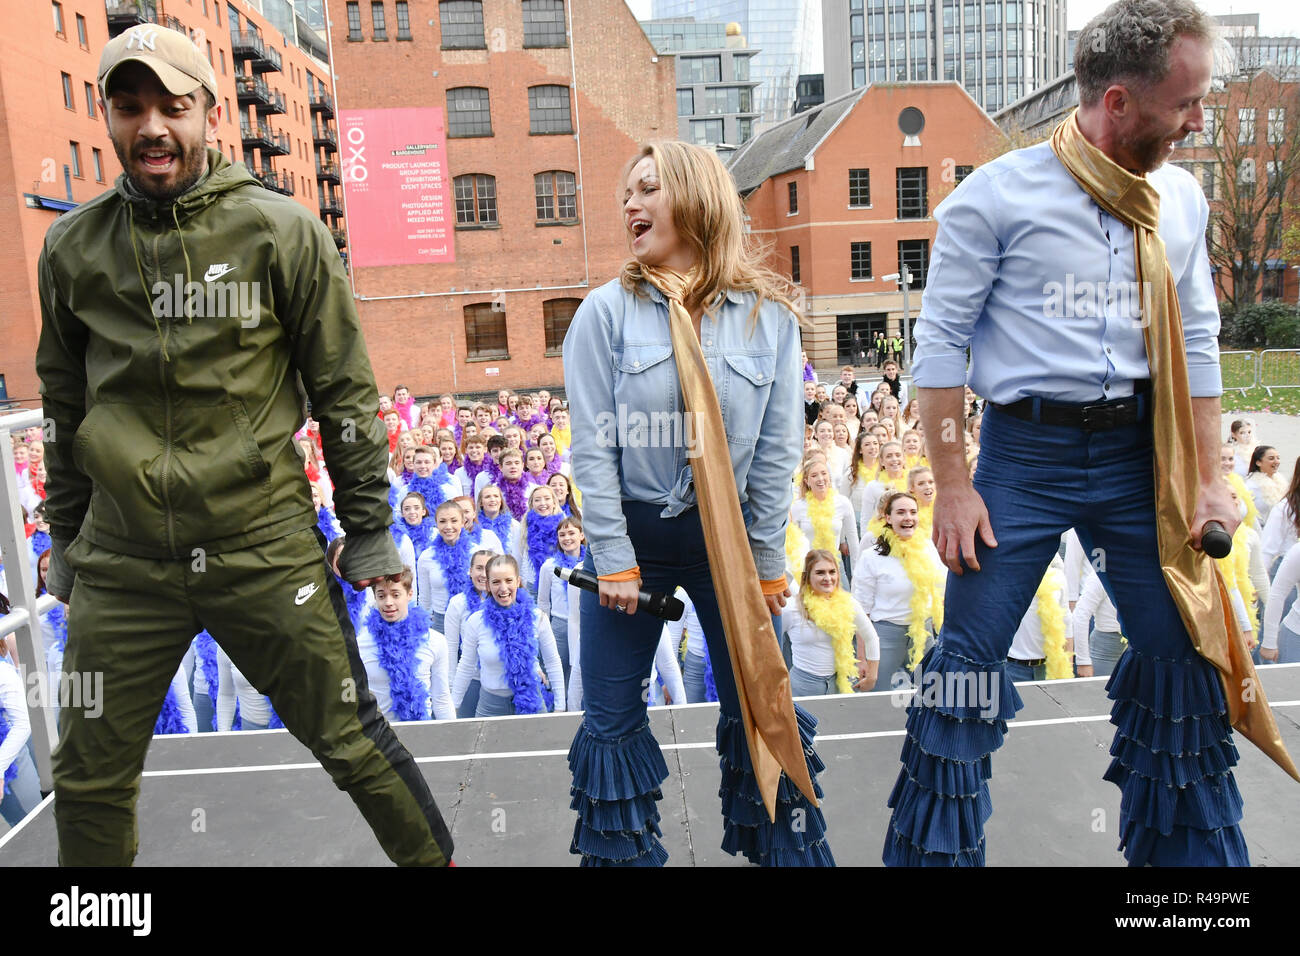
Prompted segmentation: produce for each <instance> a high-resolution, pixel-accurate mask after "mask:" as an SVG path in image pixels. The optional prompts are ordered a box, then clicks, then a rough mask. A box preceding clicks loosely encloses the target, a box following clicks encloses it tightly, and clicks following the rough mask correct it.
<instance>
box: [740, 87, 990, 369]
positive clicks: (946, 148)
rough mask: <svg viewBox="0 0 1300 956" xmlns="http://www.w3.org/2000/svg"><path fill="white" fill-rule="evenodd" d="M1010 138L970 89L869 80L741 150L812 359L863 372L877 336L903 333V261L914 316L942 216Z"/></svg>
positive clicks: (748, 195)
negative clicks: (952, 196)
mask: <svg viewBox="0 0 1300 956" xmlns="http://www.w3.org/2000/svg"><path fill="white" fill-rule="evenodd" d="M1001 139H1002V133H1001V131H999V130H998V128H997V126H996V125H995V124H994V123H993V121H992V120H991V119H989V117H988V114H986V113H985V112H984V111H983V110H981V109H980V107H979V105H978V104H977V103H976V102H975V101H974V100H973V99H971V97H970V95H969V94H968V93H967V92H966V91H965V90H963V89H962V88H961V86H960V85H958V84H957V83H955V82H933V81H931V82H928V83H901V84H897V85H893V84H877V83H873V84H870V85H868V86H866V87H863V88H862V89H860V90H855V91H854V92H852V93H849V94H847V95H845V96H841V97H839V98H838V99H835V100H832V101H830V102H828V103H825V104H823V105H821V106H818V107H815V108H813V109H811V110H809V111H808V112H806V113H800V114H799V115H797V116H794V117H791V118H790V119H788V120H786V121H785V122H783V123H778V124H777V125H776V126H774V127H772V128H771V129H768V130H766V131H765V132H763V133H761V134H760V135H759V136H757V137H756V138H755V139H753V140H751V141H750V142H749V143H747V144H745V145H744V146H743V147H741V149H740V150H739V151H738V152H737V153H736V155H735V157H734V158H733V160H732V162H731V166H730V168H731V173H732V176H733V177H734V178H735V180H736V185H737V187H738V188H739V189H740V193H741V195H742V196H744V197H745V203H746V208H747V211H748V213H749V218H750V230H751V232H753V233H754V234H755V235H757V236H759V237H760V238H761V239H763V240H765V241H767V242H769V243H771V251H770V253H769V257H768V264H769V265H770V266H771V267H772V268H773V269H775V270H776V271H778V272H781V273H783V274H784V275H788V276H790V277H791V278H792V279H793V280H794V281H795V282H796V283H798V284H799V285H800V286H801V288H802V290H803V293H804V303H805V314H806V316H807V319H808V325H807V326H806V327H805V331H804V335H803V343H804V348H805V350H806V351H807V352H808V356H809V358H811V359H812V361H813V362H814V363H816V364H817V365H819V366H831V365H840V364H854V365H862V364H864V362H865V352H866V350H867V348H868V347H869V344H870V342H871V340H872V339H873V338H874V336H875V335H876V334H877V333H879V332H883V333H885V334H887V335H891V336H892V335H897V334H900V329H901V325H902V318H903V307H904V301H903V294H902V292H901V290H900V288H899V285H898V281H897V274H898V273H899V272H900V271H901V270H900V266H901V265H904V264H906V265H907V266H908V268H909V269H910V270H911V272H912V277H913V278H912V286H911V290H910V292H909V296H908V299H909V301H908V303H907V305H908V310H909V318H910V320H911V321H913V322H914V321H915V320H916V316H917V313H918V312H919V310H920V307H921V290H922V289H924V288H925V278H926V271H927V269H928V268H929V262H930V249H931V246H932V244H933V242H934V236H935V229H936V227H935V220H934V209H935V207H936V206H937V205H938V204H939V203H940V201H942V199H943V197H944V196H946V195H947V194H948V193H950V192H951V191H952V190H953V189H954V188H955V187H956V185H957V183H958V182H960V181H961V179H962V178H963V177H964V176H965V175H966V174H967V173H968V172H969V171H970V170H971V169H972V168H973V167H974V166H976V165H978V164H979V163H980V162H982V161H983V159H984V158H985V156H987V155H988V153H989V150H990V148H991V146H992V144H993V142H994V141H995V140H1001ZM891 274H892V276H891Z"/></svg>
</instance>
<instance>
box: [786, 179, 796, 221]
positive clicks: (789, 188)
mask: <svg viewBox="0 0 1300 956" xmlns="http://www.w3.org/2000/svg"><path fill="white" fill-rule="evenodd" d="M785 189H786V199H787V200H788V207H787V209H786V214H787V215H790V216H793V215H794V214H795V213H797V212H798V211H799V184H798V183H786V185H785Z"/></svg>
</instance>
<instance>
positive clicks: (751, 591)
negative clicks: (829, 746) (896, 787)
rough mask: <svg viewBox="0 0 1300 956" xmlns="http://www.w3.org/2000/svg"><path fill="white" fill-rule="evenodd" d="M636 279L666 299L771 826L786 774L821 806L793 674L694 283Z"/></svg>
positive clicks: (730, 644)
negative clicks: (739, 480) (707, 353)
mask: <svg viewBox="0 0 1300 956" xmlns="http://www.w3.org/2000/svg"><path fill="white" fill-rule="evenodd" d="M641 274H642V275H643V276H644V277H645V279H646V281H648V282H649V283H650V284H651V285H653V286H654V287H655V288H656V289H658V290H659V291H660V292H662V293H663V294H664V298H666V299H667V300H668V315H669V330H670V332H671V334H672V343H673V357H674V359H675V360H676V363H677V378H678V381H679V382H680V383H681V387H682V402H683V404H684V405H685V406H686V413H687V414H688V415H690V416H691V417H692V419H693V420H694V425H695V442H696V445H695V451H696V457H695V458H693V459H692V460H691V472H692V477H693V479H694V484H695V494H696V497H697V499H698V502H699V509H700V523H701V524H702V525H703V527H704V542H705V546H706V548H707V550H708V554H709V575H710V577H712V578H713V589H714V591H715V593H716V594H717V596H718V608H719V610H720V611H721V612H722V626H723V631H724V633H725V635H726V639H727V654H728V656H729V657H730V658H731V672H732V674H733V675H734V676H735V679H736V693H737V694H738V696H739V697H740V716H741V722H742V723H743V725H744V728H745V740H746V741H747V742H748V744H749V756H750V761H751V763H752V764H753V767H754V776H755V777H756V778H757V781H758V788H759V792H760V793H761V794H762V796H763V805H764V806H765V807H766V808H767V815H768V817H769V819H771V820H772V821H774V822H775V820H776V791H777V785H778V784H779V783H780V781H781V771H783V770H784V771H785V773H786V776H788V777H789V778H790V782H791V783H793V784H794V785H795V786H796V787H798V788H799V790H800V791H801V792H802V793H803V795H804V796H805V797H807V798H808V802H809V803H811V804H812V805H813V806H818V803H817V795H816V793H815V792H814V791H813V783H812V778H811V776H809V773H808V764H807V762H806V760H805V758H804V752H803V742H802V741H801V740H800V739H799V726H798V723H797V722H796V721H795V715H794V699H793V698H792V697H791V694H790V674H789V672H788V671H786V669H785V661H783V660H782V659H781V645H780V644H779V643H778V642H777V639H776V632H775V631H774V630H773V629H772V615H771V613H770V612H769V611H768V608H767V602H766V601H765V600H764V599H763V592H762V589H761V588H760V586H759V579H758V568H757V566H756V565H755V564H754V555H753V553H752V552H751V551H750V548H749V536H748V534H747V533H746V531H745V519H744V517H743V516H742V515H741V513H740V493H739V491H737V489H736V475H735V472H734V471H733V470H732V465H731V451H730V448H729V446H728V444H727V432H726V428H725V427H724V426H723V422H722V408H721V406H720V405H719V404H718V395H717V392H716V391H715V389H714V387H713V379H712V377H711V376H710V375H709V367H708V365H707V364H706V363H705V361H704V352H703V350H702V349H701V348H700V341H699V338H698V337H697V336H696V334H695V323H694V322H693V321H692V320H691V316H690V313H689V312H687V311H686V307H685V306H684V305H683V304H682V302H683V300H684V298H685V295H686V293H687V292H688V291H689V289H690V286H691V278H690V277H689V276H684V275H682V274H681V273H678V272H674V271H672V270H670V269H660V268H653V267H648V266H644V265H643V266H642V267H641Z"/></svg>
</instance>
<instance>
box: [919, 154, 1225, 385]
mask: <svg viewBox="0 0 1300 956" xmlns="http://www.w3.org/2000/svg"><path fill="white" fill-rule="evenodd" d="M1148 179H1149V180H1150V181H1151V184H1152V185H1153V186H1154V187H1155V189H1156V191H1157V192H1158V193H1159V194H1160V227H1159V234H1160V238H1161V239H1163V240H1164V243H1165V250H1166V254H1167V256H1168V259H1169V267H1170V269H1171V270H1172V272H1173V276H1174V281H1175V283H1176V285H1177V287H1178V302H1179V306H1180V308H1181V311H1182V317H1183V336H1184V340H1185V342H1186V346H1187V371H1188V377H1189V380H1190V384H1191V394H1192V396H1193V397H1206V396H1215V395H1219V394H1220V393H1221V392H1222V390H1223V388H1222V380H1221V377H1220V374H1219V348H1218V335H1219V309H1218V304H1217V302H1216V300H1215V295H1214V283H1213V280H1212V278H1211V275H1210V262H1209V258H1208V257H1207V255H1206V251H1205V224H1206V220H1207V218H1208V216H1209V205H1208V203H1206V201H1205V196H1204V194H1203V193H1202V192H1201V189H1200V187H1199V186H1198V185H1197V184H1196V181H1195V179H1193V178H1192V176H1191V175H1190V174H1189V173H1188V172H1187V171H1186V170H1183V169H1180V168H1179V167H1177V166H1171V165H1168V164H1166V165H1164V166H1162V167H1160V168H1159V169H1157V170H1156V171H1155V172H1152V173H1149V174H1148ZM935 218H936V219H937V220H938V224H939V229H938V235H937V236H936V238H935V241H934V254H933V256H932V258H931V262H930V271H929V275H928V278H927V284H926V288H925V292H924V294H923V296H922V299H921V315H920V318H919V319H918V320H917V325H916V360H915V363H914V367H913V377H914V379H915V382H916V384H917V385H918V386H920V387H922V388H949V387H952V386H955V385H964V384H969V385H970V387H971V388H972V389H974V390H975V392H976V394H978V395H980V396H982V397H984V398H987V399H989V400H990V401H992V402H993V403H994V404H998V405H1006V404H1009V403H1011V402H1015V401H1018V400H1019V399H1022V398H1027V397H1032V396H1037V397H1041V398H1047V399H1053V400H1056V401H1063V402H1089V401H1097V400H1099V399H1107V398H1122V397H1125V396H1128V395H1132V394H1133V382H1134V380H1135V379H1144V378H1150V377H1151V373H1150V369H1149V366H1148V365H1147V357H1146V345H1145V343H1144V341H1143V338H1142V323H1141V295H1140V293H1139V290H1138V289H1137V265H1136V259H1135V252H1134V244H1133V230H1132V229H1130V228H1129V227H1128V226H1126V225H1124V224H1123V223H1122V222H1120V221H1119V220H1117V219H1115V218H1113V217H1112V216H1110V215H1109V214H1107V213H1106V212H1105V211H1103V210H1102V209H1101V207H1099V206H1098V205H1097V204H1096V202H1094V201H1093V199H1092V197H1091V196H1089V195H1088V194H1087V193H1086V192H1084V191H1083V189H1082V188H1081V187H1080V186H1079V184H1078V183H1076V182H1075V181H1074V179H1073V177H1071V176H1070V174H1069V173H1068V172H1066V169H1065V167H1064V166H1063V165H1061V162H1060V160H1059V159H1057V158H1056V154H1055V153H1053V152H1052V148H1051V145H1050V144H1049V143H1039V144H1038V145H1036V146H1030V147H1029V148H1027V149H1021V150H1016V151H1015V152H1012V153H1008V154H1006V155H1005V156H1001V157H999V158H997V159H995V160H994V161H992V162H991V163H988V164H987V165H985V166H981V167H980V168H978V169H976V170H975V171H974V172H973V173H972V174H971V175H970V176H968V177H966V179H965V180H964V181H963V182H962V183H961V185H959V186H958V187H957V189H956V190H954V192H953V193H952V195H950V196H949V197H948V198H947V199H945V200H944V201H943V202H942V203H940V204H939V206H938V208H937V209H936V210H935ZM968 346H969V347H970V354H971V358H970V369H969V377H968V372H967V362H966V348H967V347H968Z"/></svg>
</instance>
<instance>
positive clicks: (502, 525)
mask: <svg viewBox="0 0 1300 956" xmlns="http://www.w3.org/2000/svg"><path fill="white" fill-rule="evenodd" d="M514 520H515V519H514V515H512V514H511V513H510V511H509V509H507V508H504V507H503V508H502V509H501V510H500V511H499V512H497V516H496V517H495V518H489V517H488V516H487V515H485V514H484V513H483V512H482V511H480V512H479V513H478V523H479V525H481V526H482V527H484V528H486V529H487V530H488V531H491V532H492V533H493V534H494V535H496V536H497V540H498V541H500V542H501V547H503V548H509V547H510V523H511V522H512V521H514Z"/></svg>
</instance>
